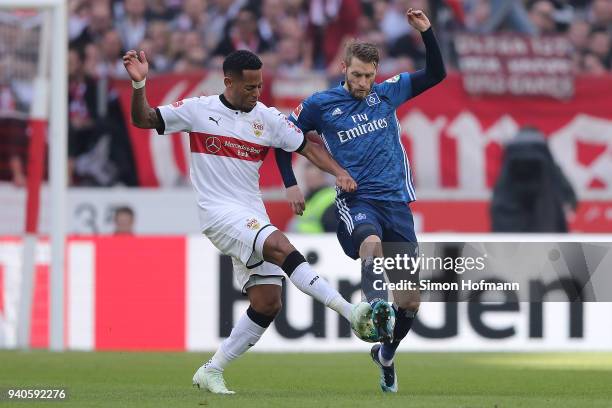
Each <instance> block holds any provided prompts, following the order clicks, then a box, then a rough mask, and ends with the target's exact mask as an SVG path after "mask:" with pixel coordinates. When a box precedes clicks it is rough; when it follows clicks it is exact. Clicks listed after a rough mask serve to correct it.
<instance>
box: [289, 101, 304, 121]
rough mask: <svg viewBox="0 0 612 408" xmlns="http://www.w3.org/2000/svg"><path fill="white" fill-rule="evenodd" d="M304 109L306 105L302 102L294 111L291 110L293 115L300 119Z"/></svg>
mask: <svg viewBox="0 0 612 408" xmlns="http://www.w3.org/2000/svg"><path fill="white" fill-rule="evenodd" d="M302 109H304V106H303V105H302V104H301V103H300V104H299V105H298V106H297V108H295V109H294V110H293V112H291V116H293V118H294V119H295V120H298V119H299V117H300V113H302Z"/></svg>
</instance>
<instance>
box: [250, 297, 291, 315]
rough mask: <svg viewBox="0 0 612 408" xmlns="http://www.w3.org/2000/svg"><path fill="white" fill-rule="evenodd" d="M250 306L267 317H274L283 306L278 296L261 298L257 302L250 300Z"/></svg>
mask: <svg viewBox="0 0 612 408" xmlns="http://www.w3.org/2000/svg"><path fill="white" fill-rule="evenodd" d="M251 307H252V308H253V309H255V311H257V312H258V313H261V314H262V315H265V316H268V317H275V316H276V315H277V314H278V313H279V312H280V311H281V309H282V308H283V303H282V301H281V298H280V296H279V297H273V298H267V299H261V300H258V301H257V302H251Z"/></svg>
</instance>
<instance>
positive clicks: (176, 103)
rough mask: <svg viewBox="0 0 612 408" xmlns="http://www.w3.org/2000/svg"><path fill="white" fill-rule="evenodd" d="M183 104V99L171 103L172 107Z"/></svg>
mask: <svg viewBox="0 0 612 408" xmlns="http://www.w3.org/2000/svg"><path fill="white" fill-rule="evenodd" d="M182 104H183V101H176V102H174V103H173V104H172V107H173V108H178V107H180V106H181V105H182Z"/></svg>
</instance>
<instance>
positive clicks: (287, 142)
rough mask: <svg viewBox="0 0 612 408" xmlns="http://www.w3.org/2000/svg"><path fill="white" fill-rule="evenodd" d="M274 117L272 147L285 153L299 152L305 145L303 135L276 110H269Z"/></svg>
mask: <svg viewBox="0 0 612 408" xmlns="http://www.w3.org/2000/svg"><path fill="white" fill-rule="evenodd" d="M270 110H271V111H272V112H273V117H274V121H275V124H274V128H275V132H274V136H273V138H272V145H273V146H274V147H279V148H281V149H283V150H285V151H287V152H295V151H300V150H302V148H303V147H304V144H306V137H305V136H304V133H302V131H301V130H300V128H298V127H297V126H295V125H294V124H293V123H292V122H291V121H290V120H289V119H287V117H286V116H285V115H283V114H282V113H281V112H279V111H278V110H277V109H274V108H270Z"/></svg>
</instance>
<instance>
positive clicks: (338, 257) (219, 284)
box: [0, 234, 612, 351]
mask: <svg viewBox="0 0 612 408" xmlns="http://www.w3.org/2000/svg"><path fill="white" fill-rule="evenodd" d="M290 239H291V240H292V242H293V243H294V244H295V245H296V247H298V248H300V250H302V252H304V253H305V254H306V255H307V256H308V257H309V259H311V260H313V261H315V260H316V262H315V264H314V266H315V268H316V269H317V271H319V272H320V273H321V275H322V276H324V277H325V278H326V279H328V280H329V281H330V282H332V283H333V284H334V285H335V286H336V287H337V288H338V290H339V291H340V292H341V293H343V294H345V296H347V297H352V300H353V301H356V300H357V299H358V296H359V293H358V291H359V276H360V273H359V263H358V262H357V261H352V260H350V259H348V258H347V257H345V256H344V255H343V254H342V252H341V249H340V247H339V245H338V243H337V241H336V239H335V237H334V236H333V235H320V236H298V235H295V236H290ZM420 239H421V240H422V241H425V242H427V241H432V242H433V241H440V242H461V241H481V240H491V239H492V238H491V236H490V235H489V236H474V235H472V236H470V235H446V236H442V235H427V234H425V235H423V236H421V237H420ZM515 239H516V237H515ZM522 239H523V240H528V238H524V237H523V238H522ZM538 239H542V240H544V241H550V242H556V241H558V240H563V239H565V240H567V239H568V236H567V235H566V236H544V237H538ZM569 239H574V240H578V239H579V240H580V241H585V242H588V241H589V240H590V239H597V240H607V241H609V242H610V241H611V240H612V236H598V237H596V238H595V236H572V237H569ZM500 240H502V239H501V238H500ZM21 251H22V245H21V241H20V240H19V239H18V238H11V237H4V238H0V348H13V347H15V344H16V327H17V321H16V319H17V317H16V316H17V315H16V309H17V304H18V301H19V299H18V296H19V290H18V288H19V285H20V266H21V265H20V263H21V262H22V258H21ZM36 254H37V255H36V279H35V293H34V304H33V308H32V320H31V333H32V337H31V338H32V346H33V347H47V345H48V342H49V338H48V324H49V319H48V315H49V299H48V284H49V282H48V277H49V244H48V242H45V241H41V242H40V243H39V244H38V246H37V251H36ZM231 269H232V268H231V261H230V260H229V258H227V257H222V256H220V254H219V253H218V251H217V250H216V249H215V248H214V247H213V246H212V245H211V244H210V242H209V241H208V240H207V239H205V238H203V237H201V236H196V235H193V236H150V237H129V236H128V237H119V236H108V237H71V238H70V239H69V242H68V245H67V252H66V272H65V279H66V293H65V300H64V304H65V321H66V322H67V325H66V328H65V333H66V336H65V342H66V347H67V348H68V349H71V350H177V351H184V350H189V351H195V350H197V351H200V350H207V351H210V350H213V349H215V348H216V347H217V345H218V344H219V342H220V341H221V340H222V339H223V338H224V337H226V336H227V335H228V334H229V331H230V330H231V327H232V324H233V322H235V321H236V319H237V318H238V317H239V316H240V315H241V314H242V313H243V312H244V310H245V309H246V307H247V302H246V299H245V297H244V296H242V295H241V293H240V291H239V288H237V287H236V284H235V282H234V279H233V275H232V270H231ZM283 302H284V308H283V310H282V312H281V313H280V315H279V316H278V317H277V319H276V320H275V322H274V324H273V325H272V326H271V328H270V329H269V330H268V331H267V332H266V335H265V336H264V337H263V338H262V340H261V341H260V342H259V343H258V344H257V346H256V347H255V348H254V350H256V351H297V350H300V351H349V350H364V349H365V347H366V346H365V345H364V344H363V343H361V342H360V341H359V340H357V339H356V338H355V337H353V336H351V334H350V331H349V329H348V327H347V325H346V323H345V322H341V319H339V317H338V316H337V315H336V314H335V313H334V312H332V311H330V310H326V309H325V308H324V307H323V306H322V305H321V304H319V303H314V302H313V301H312V300H311V299H310V298H309V297H307V296H306V295H304V294H302V293H300V292H299V291H298V290H297V289H295V287H293V286H292V285H287V290H286V292H285V294H284V299H283ZM570 305H572V304H570V303H567V302H557V303H553V302H548V303H545V304H543V305H542V308H541V309H540V308H538V307H534V306H533V305H532V304H529V303H526V302H521V303H515V304H513V305H511V306H508V307H489V305H487V304H484V303H480V302H472V303H450V302H448V303H424V304H423V305H422V307H421V311H420V314H419V320H418V322H417V323H416V324H415V326H414V328H413V330H412V332H411V334H409V339H408V341H406V342H404V343H402V346H401V350H404V351H447V350H453V351H500V350H501V351H562V350H567V351H569V350H572V351H575V350H585V351H586V350H588V351H594V350H612V324H610V316H611V315H612V313H611V312H612V303H610V302H599V303H584V304H582V305H581V307H573V306H570ZM574 306H575V305H574Z"/></svg>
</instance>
